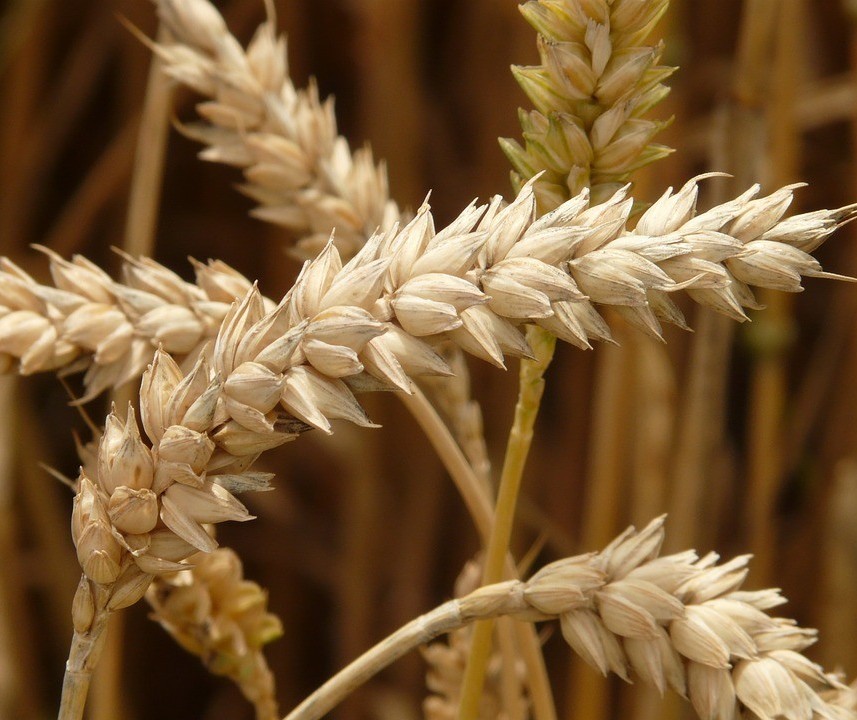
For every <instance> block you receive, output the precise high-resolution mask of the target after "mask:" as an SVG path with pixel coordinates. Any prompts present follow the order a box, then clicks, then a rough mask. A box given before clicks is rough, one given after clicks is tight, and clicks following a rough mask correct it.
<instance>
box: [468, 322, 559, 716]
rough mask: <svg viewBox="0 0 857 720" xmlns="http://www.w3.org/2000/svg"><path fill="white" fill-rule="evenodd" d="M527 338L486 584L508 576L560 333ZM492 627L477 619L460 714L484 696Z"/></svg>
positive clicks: (532, 330) (473, 711)
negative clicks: (527, 349)
mask: <svg viewBox="0 0 857 720" xmlns="http://www.w3.org/2000/svg"><path fill="white" fill-rule="evenodd" d="M527 342H528V343H529V345H530V348H531V349H532V351H533V354H534V356H535V359H534V360H526V359H524V360H522V361H521V370H520V376H519V386H518V402H517V404H516V406H515V419H514V421H513V424H512V429H511V431H510V432H509V441H508V444H507V445H506V456H505V458H504V461H503V471H502V474H501V476H500V488H499V490H498V494H497V506H496V510H495V514H494V524H493V525H492V526H491V534H490V537H489V539H488V547H487V550H486V557H485V569H484V571H483V575H482V582H483V584H485V585H488V584H491V583H495V582H499V581H500V580H502V578H503V560H504V559H505V557H506V554H507V553H508V551H509V542H510V540H511V537H512V525H513V523H514V520H515V507H516V505H517V501H518V494H519V492H520V488H521V479H522V478H523V475H524V466H525V465H526V462H527V455H528V454H529V451H530V446H531V444H532V440H533V428H534V426H535V422H536V417H537V416H538V413H539V406H540V405H541V399H542V393H543V392H544V386H545V382H544V378H543V376H544V373H545V371H546V370H547V369H548V367H549V366H550V362H551V359H552V358H553V352H554V348H555V347H556V338H555V337H554V336H553V335H551V334H550V333H548V332H546V331H545V330H542V329H541V328H537V327H535V326H530V327H528V328H527ZM493 629H494V623H493V622H491V621H485V622H480V623H477V625H476V627H475V628H474V631H473V640H472V644H471V650H470V657H469V658H468V661H467V668H466V669H465V673H464V681H463V683H462V688H461V706H460V708H459V718H462V719H463V720H470V719H471V718H475V717H476V716H477V713H478V710H479V698H480V697H481V695H482V687H483V685H484V683H485V671H486V668H487V664H488V656H489V655H490V653H491V634H492V632H493ZM545 706H547V707H552V703H550V705H547V704H545ZM545 706H543V707H545ZM552 714H555V713H552Z"/></svg>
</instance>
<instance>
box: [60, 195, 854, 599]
mask: <svg viewBox="0 0 857 720" xmlns="http://www.w3.org/2000/svg"><path fill="white" fill-rule="evenodd" d="M692 187H693V189H695V186H692ZM786 192H787V194H788V195H789V196H790V192H788V191H786ZM691 194H692V192H691V191H690V190H688V191H683V192H682V193H679V195H677V196H675V198H670V197H667V196H665V199H662V200H661V201H658V203H656V204H655V205H654V206H653V207H652V208H651V209H650V210H649V211H648V212H647V213H646V215H644V216H643V218H642V219H641V220H640V225H644V226H645V227H647V228H654V227H655V226H656V225H657V226H659V228H660V229H661V230H662V231H664V230H667V232H664V233H663V234H661V235H655V234H651V235H641V234H638V233H628V234H625V235H620V234H619V233H620V231H621V230H620V229H621V228H622V227H623V223H624V214H623V211H622V210H617V208H619V207H620V206H625V208H626V209H627V203H625V202H624V201H620V202H611V203H607V204H605V205H601V206H595V207H594V208H591V209H590V210H586V211H584V210H582V208H583V204H584V202H585V198H583V199H576V200H572V201H570V202H569V203H566V204H565V205H563V206H561V207H560V208H559V209H558V210H557V211H556V212H554V213H551V214H549V215H546V216H544V217H542V218H541V219H539V220H536V221H533V215H534V212H535V201H534V198H533V194H532V190H531V188H530V187H529V186H528V187H527V189H526V190H525V191H524V192H523V193H522V194H521V195H520V196H519V197H518V198H517V199H516V200H515V201H514V202H513V203H512V204H511V205H509V206H508V207H506V208H505V209H501V206H500V203H499V202H495V203H492V205H491V206H489V207H487V208H475V207H470V208H468V209H467V210H465V211H464V213H462V215H461V216H460V217H459V218H458V219H457V220H455V221H454V222H453V223H452V224H451V225H450V226H449V227H447V228H445V229H444V230H442V231H440V232H439V233H435V232H434V228H433V223H432V218H431V215H430V213H429V212H428V209H427V208H424V209H423V210H421V211H420V213H418V215H417V217H416V218H415V219H414V220H413V221H412V222H411V223H410V224H409V225H408V226H407V227H405V228H403V229H401V230H394V231H390V232H388V233H384V234H379V235H376V236H374V238H373V239H372V240H371V241H370V242H369V243H367V244H366V245H365V246H364V247H363V248H362V249H361V251H360V252H359V253H358V254H357V255H356V256H355V257H354V258H352V260H351V261H350V262H349V263H348V264H346V265H344V266H343V265H342V264H341V261H340V258H339V255H338V252H337V250H336V248H335V247H334V246H333V245H328V247H327V248H326V249H325V251H324V252H322V254H321V255H319V257H318V258H316V259H315V260H314V261H313V262H311V263H308V264H307V265H306V266H305V267H304V269H303V271H302V273H301V275H300V277H299V278H298V280H297V281H296V283H295V285H294V287H293V288H292V289H291V290H290V291H289V293H288V294H287V295H286V297H285V298H283V300H282V301H281V302H280V303H279V304H278V305H277V306H276V307H275V308H273V309H271V310H269V309H268V307H267V304H266V302H265V301H264V300H263V299H262V297H261V296H260V295H259V293H258V291H257V290H256V289H255V287H254V288H251V289H250V290H249V291H248V293H247V294H246V295H245V297H244V299H243V300H242V301H241V302H240V303H235V304H233V305H232V307H231V308H230V310H229V312H228V313H227V315H226V318H225V319H224V321H223V323H222V325H221V327H220V330H219V333H218V335H217V339H216V341H215V342H214V345H213V349H212V350H211V358H210V362H209V360H208V359H206V357H205V356H204V355H201V356H200V357H199V358H198V360H197V362H196V364H195V365H194V367H193V369H192V370H190V371H189V372H188V373H187V374H186V375H185V374H184V373H183V372H182V370H181V369H180V368H179V366H178V365H177V364H176V363H175V362H174V361H173V360H172V358H170V356H169V355H168V354H166V353H165V352H158V353H157V354H156V356H155V361H154V363H153V364H152V366H151V367H150V368H149V370H148V371H147V372H146V374H145V375H144V377H143V384H142V389H141V393H140V412H141V415H142V421H143V428H144V430H145V435H146V439H145V440H144V439H143V438H142V437H141V435H140V433H139V430H138V428H137V423H136V421H135V419H134V416H133V414H130V415H129V416H128V417H127V418H126V419H125V420H121V419H120V418H119V417H118V416H117V415H116V414H115V413H114V414H112V415H111V416H110V418H109V419H108V421H107V425H106V428H105V433H104V436H103V437H102V439H101V444H100V447H99V454H98V462H97V477H95V478H89V477H87V475H86V473H83V474H82V476H81V479H80V492H79V493H78V498H77V505H76V508H75V520H74V529H75V543H76V545H77V549H78V557H79V558H80V561H81V564H82V566H83V568H84V572H85V573H86V575H87V576H88V577H89V578H90V579H91V580H92V581H93V582H95V583H98V584H101V585H111V584H114V583H117V582H118V583H120V584H121V578H122V577H123V573H125V572H126V571H127V572H130V573H131V574H132V575H133V576H134V577H136V576H137V575H138V570H139V571H140V572H143V573H146V574H151V575H153V574H158V573H161V572H171V571H173V570H175V569H177V568H176V567H175V562H176V561H178V560H181V559H183V557H186V556H187V555H188V554H190V552H192V548H196V549H198V550H203V551H211V550H213V549H214V547H216V543H215V542H214V540H212V539H211V538H210V537H209V535H208V534H207V533H206V532H205V531H204V529H203V528H202V525H201V524H202V523H206V522H219V521H222V520H228V519H235V520H246V519H249V517H250V516H249V514H248V513H247V511H246V510H245V508H244V507H243V505H241V504H240V503H239V502H238V501H237V500H236V499H235V498H234V497H233V495H232V494H231V492H230V490H236V491H242V490H247V489H258V488H260V487H266V485H267V480H268V477H267V476H260V475H258V474H256V473H252V472H250V470H249V467H250V465H251V464H252V462H253V460H255V458H256V457H257V456H258V455H259V454H260V453H261V452H263V451H265V450H266V449H269V448H272V447H275V446H277V445H279V444H282V443H284V442H286V441H288V440H292V439H294V438H295V437H297V435H298V434H299V433H300V432H302V431H304V430H305V429H308V428H310V427H315V428H318V429H321V430H322V431H324V432H330V431H331V424H330V419H331V418H342V419H346V420H349V421H351V422H354V423H357V424H360V425H364V426H371V422H370V421H369V419H368V418H367V417H366V415H365V413H364V412H363V410H362V409H361V407H360V405H359V404H358V403H357V401H356V399H355V398H354V395H353V394H352V391H354V390H370V389H397V390H400V391H403V392H410V382H411V381H410V378H411V377H412V376H419V375H431V374H444V373H447V372H449V370H448V367H447V365H446V363H444V362H443V360H442V358H441V357H440V356H439V355H438V354H437V353H436V352H435V351H434V349H433V348H432V342H434V341H436V340H438V339H439V338H448V339H451V340H453V341H454V342H456V343H458V344H459V345H460V346H461V347H463V348H464V349H465V350H467V351H469V352H472V353H474V354H475V355H477V356H479V357H484V358H486V359H488V360H490V361H492V362H495V363H496V364H498V365H499V364H502V362H503V353H504V352H509V353H512V354H518V355H520V354H524V353H526V352H527V346H526V343H525V342H524V340H523V337H522V336H521V334H520V332H519V331H518V329H517V327H516V324H517V323H522V322H531V323H538V324H544V325H545V327H547V328H548V329H549V330H552V331H555V332H557V334H558V335H559V336H560V337H562V338H569V339H571V340H572V341H574V342H577V343H578V344H580V343H582V342H584V340H582V337H583V338H585V330H584V324H583V323H584V322H589V323H590V324H591V323H592V322H593V321H592V320H590V318H591V317H594V318H598V320H599V321H600V317H599V316H598V315H597V314H595V313H594V310H592V308H591V306H590V305H589V303H588V301H587V300H586V298H585V296H584V295H583V293H582V292H581V290H580V289H579V288H578V284H579V285H580V286H581V288H582V289H583V290H585V291H586V292H587V293H588V295H589V296H590V297H593V298H594V296H596V295H597V296H598V297H599V298H601V299H603V300H612V301H615V302H624V303H633V302H645V296H646V283H647V282H648V283H657V285H658V286H659V287H660V288H662V289H663V290H668V289H669V290H672V289H677V288H679V287H682V286H683V284H682V283H679V282H676V281H674V280H672V279H671V278H670V277H669V275H668V274H667V272H666V271H664V270H662V269H661V268H662V267H663V266H667V267H668V268H669V269H670V270H671V271H675V270H676V268H679V269H682V268H691V269H692V271H693V272H699V271H701V269H702V268H704V267H705V266H706V265H710V266H712V267H713V268H714V269H715V270H720V271H722V272H724V273H725V272H726V271H725V270H723V265H720V264H716V263H714V262H713V261H712V260H707V259H706V260H703V259H698V258H696V257H694V256H693V255H691V253H694V252H696V251H695V250H694V249H693V248H694V247H698V246H699V244H700V243H703V242H704V243H706V244H707V245H705V246H703V247H707V248H713V250H712V251H713V252H717V253H723V252H724V248H726V249H729V251H730V252H731V249H733V248H736V247H737V248H740V250H739V251H737V252H736V254H734V255H733V256H732V257H731V258H730V259H728V260H726V263H727V264H730V267H733V269H734V272H735V273H736V274H740V275H739V276H740V277H742V278H744V279H747V280H751V281H754V280H755V281H756V282H759V283H760V284H764V285H767V286H770V285H773V286H776V287H780V288H783V289H792V290H795V289H799V288H800V274H799V273H801V272H802V273H804V274H809V275H824V274H825V273H823V272H822V271H821V270H820V268H819V266H818V264H817V263H816V261H815V260H814V259H813V258H812V257H811V256H809V255H807V254H806V253H804V252H803V251H802V250H800V249H799V247H807V248H812V247H815V246H816V245H817V244H818V243H820V242H821V240H822V239H823V238H824V237H826V236H827V235H828V234H829V233H830V232H832V231H833V229H834V228H835V227H836V225H837V223H838V222H839V221H840V220H841V219H842V218H843V217H846V216H850V212H851V211H850V210H848V211H832V212H817V213H811V214H809V215H804V216H797V217H796V218H792V219H791V220H785V221H783V222H776V221H775V220H772V212H773V211H772V208H775V209H776V212H774V214H775V215H776V216H777V217H779V213H780V212H781V207H782V205H783V203H784V199H785V198H784V197H783V194H782V193H778V194H775V195H773V196H771V197H770V198H765V199H763V200H759V201H750V200H747V198H746V197H742V198H739V200H737V201H733V202H731V203H727V204H726V205H725V206H720V207H718V208H715V209H714V210H712V211H709V212H708V213H704V214H703V215H699V216H696V217H695V218H690V219H688V216H689V214H690V213H689V211H687V212H685V213H683V214H682V215H681V217H680V218H679V219H675V218H673V216H672V214H671V213H669V212H667V209H671V208H673V207H674V206H675V203H676V202H678V201H680V202H682V203H686V202H687V197H688V196H689V195H691ZM676 199H678V200H676ZM670 218H672V219H670ZM760 218H763V219H760ZM665 224H666V226H665ZM724 224H725V225H726V226H728V228H729V229H730V230H731V232H733V233H735V235H736V236H737V237H735V236H730V235H726V234H724V233H722V232H718V231H715V230H714V229H712V226H714V227H717V228H722V227H723V226H724ZM751 226H752V227H753V230H752V233H751V234H752V236H753V237H757V236H758V234H759V233H760V232H761V233H762V235H761V239H757V240H754V241H752V242H750V243H747V244H746V245H742V244H741V242H740V240H739V239H738V238H740V237H742V235H743V234H744V233H750V230H748V229H747V228H748V227H751ZM671 228H673V229H672V230H671V231H670V229H671ZM638 230H639V225H638ZM600 242H606V243H607V248H608V249H606V250H593V251H592V252H589V253H587V254H584V255H582V256H581V257H580V258H575V257H574V253H575V250H576V249H578V248H580V246H581V245H582V244H585V243H595V244H596V246H597V244H598V243H600ZM614 246H619V247H616V248H615V249H613V247H614ZM754 246H757V247H758V249H756V248H755V247H754ZM796 246H797V247H796ZM599 253H603V254H604V255H605V256H604V261H603V268H602V266H601V265H599V264H598V263H595V262H589V263H587V262H586V261H587V260H590V261H591V260H594V258H595V257H596V256H598V255H599ZM647 257H654V258H657V259H659V260H660V262H661V266H659V265H657V264H655V263H654V262H652V261H651V260H649V259H647ZM717 257H722V255H718V256H717ZM539 258H542V259H539ZM561 258H571V259H570V260H567V261H565V262H563V261H561ZM546 260H550V261H552V263H553V264H549V263H548V262H546ZM611 261H612V262H611ZM696 261H698V262H699V265H695V264H694V262H696ZM557 265H559V266H560V267H557ZM560 268H564V269H565V271H563V270H562V269H560ZM703 281H704V279H703ZM695 282H700V278H699V276H693V277H692V278H691V279H690V283H691V284H693V283H695ZM483 290H484V292H483ZM711 292H715V291H714V290H711ZM488 293H490V295H489V294H488ZM579 308H583V309H582V310H579ZM549 313H552V314H549ZM605 327H606V326H605ZM163 526H166V527H165V528H163ZM170 531H171V532H170ZM150 533H153V534H151V535H150ZM159 533H160V534H159ZM173 533H174V534H175V536H177V538H180V541H178V544H175V543H176V540H175V539H173V538H174V536H173ZM162 534H163V537H162V536H161V535H162ZM156 537H157V538H159V539H158V542H155V543H154V544H153V542H152V541H153V538H156ZM162 545H163V546H164V547H165V552H167V554H166V555H163V554H160V553H161V546H162ZM176 554H178V557H176V556H175V555H176ZM129 558H130V559H129ZM162 561H163V562H162ZM129 563H130V565H129ZM135 568H136V569H135Z"/></svg>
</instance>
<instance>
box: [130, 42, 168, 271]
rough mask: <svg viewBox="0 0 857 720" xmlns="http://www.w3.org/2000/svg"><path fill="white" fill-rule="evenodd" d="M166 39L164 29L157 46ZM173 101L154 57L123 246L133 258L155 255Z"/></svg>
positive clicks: (132, 178) (147, 88)
mask: <svg viewBox="0 0 857 720" xmlns="http://www.w3.org/2000/svg"><path fill="white" fill-rule="evenodd" d="M167 36H168V33H167V31H166V29H165V28H164V27H163V26H162V27H161V28H160V29H159V31H158V42H165V41H166V39H167ZM171 98H172V84H171V83H170V81H169V80H168V79H167V77H166V76H165V75H164V73H163V63H162V61H161V60H160V58H158V56H157V55H154V56H152V63H151V65H150V67H149V79H148V83H147V85H146V99H145V102H144V104H143V116H142V120H141V122H140V128H139V130H138V132H137V152H136V156H135V160H134V171H133V174H132V177H131V193H130V198H129V203H128V216H127V218H126V224H125V242H124V243H123V246H122V247H123V249H124V250H125V251H126V252H127V253H128V254H129V255H133V256H134V257H137V256H140V255H151V254H152V247H153V245H154V236H155V228H156V226H157V220H158V204H159V201H160V198H161V180H162V177H163V170H164V157H165V155H166V147H167V137H168V133H169V128H170V111H171V102H170V100H171Z"/></svg>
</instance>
